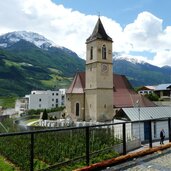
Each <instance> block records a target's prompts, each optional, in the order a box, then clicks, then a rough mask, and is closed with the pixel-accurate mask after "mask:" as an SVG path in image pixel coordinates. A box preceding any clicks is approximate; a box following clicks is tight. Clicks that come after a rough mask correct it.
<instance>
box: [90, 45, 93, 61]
mask: <svg viewBox="0 0 171 171" xmlns="http://www.w3.org/2000/svg"><path fill="white" fill-rule="evenodd" d="M92 59H93V46H91V49H90V60H92Z"/></svg>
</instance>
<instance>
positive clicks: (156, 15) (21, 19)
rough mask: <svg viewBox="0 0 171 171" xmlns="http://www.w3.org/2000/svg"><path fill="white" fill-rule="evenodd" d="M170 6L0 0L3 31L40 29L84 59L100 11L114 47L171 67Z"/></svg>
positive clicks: (155, 1)
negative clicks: (86, 42) (88, 40)
mask: <svg viewBox="0 0 171 171" xmlns="http://www.w3.org/2000/svg"><path fill="white" fill-rule="evenodd" d="M170 7H171V1H170V0H82V1H81V0H5V1H0V35H1V34H4V33H7V32H11V31H23V30H25V31H31V32H36V33H39V34H41V35H43V36H45V37H46V38H48V39H49V40H51V41H53V42H54V43H55V44H56V46H64V47H66V48H68V49H71V50H73V51H74V52H76V53H77V54H78V55H79V56H80V57H81V58H83V59H85V56H86V45H85V41H86V39H87V38H88V37H89V36H90V34H91V33H92V31H93V29H94V26H95V24H96V22H97V19H98V15H99V13H100V17H101V21H102V23H103V25H104V28H105V30H106V32H107V34H108V35H109V36H110V37H112V39H113V41H114V43H113V51H114V52H117V53H118V54H120V55H121V57H129V58H136V59H137V60H140V61H141V60H143V61H146V62H149V63H151V64H154V65H157V66H164V65H170V66H171V13H170ZM7 11H8V12H7Z"/></svg>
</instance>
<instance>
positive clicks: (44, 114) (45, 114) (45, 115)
mask: <svg viewBox="0 0 171 171" xmlns="http://www.w3.org/2000/svg"><path fill="white" fill-rule="evenodd" d="M42 119H43V120H47V119H48V114H47V111H46V109H45V110H44V111H43V115H42Z"/></svg>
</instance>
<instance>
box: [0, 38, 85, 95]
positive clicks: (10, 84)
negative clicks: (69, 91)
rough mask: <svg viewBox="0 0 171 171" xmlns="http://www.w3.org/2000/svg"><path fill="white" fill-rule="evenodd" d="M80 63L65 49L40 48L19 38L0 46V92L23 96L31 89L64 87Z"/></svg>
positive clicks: (82, 68)
mask: <svg viewBox="0 0 171 171" xmlns="http://www.w3.org/2000/svg"><path fill="white" fill-rule="evenodd" d="M84 64H85V61H84V60H83V59H81V58H79V57H78V56H77V55H76V54H75V53H71V52H69V51H68V50H67V49H62V48H50V49H49V50H43V49H40V48H38V47H36V46H35V45H33V44H31V43H29V42H26V41H24V40H21V41H19V42H17V43H16V44H14V45H12V46H10V47H9V48H6V49H0V94H1V96H2V95H4V96H6V95H18V96H23V95H25V94H27V93H29V92H30V91H31V90H33V89H54V88H62V87H65V88H67V87H68V86H69V85H70V83H71V79H70V78H71V77H73V76H74V75H75V73H76V72H77V71H83V70H84Z"/></svg>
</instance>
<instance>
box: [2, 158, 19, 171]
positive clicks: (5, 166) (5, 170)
mask: <svg viewBox="0 0 171 171" xmlns="http://www.w3.org/2000/svg"><path fill="white" fill-rule="evenodd" d="M0 170H1V171H12V170H17V168H15V167H14V166H13V164H11V163H10V162H9V161H7V160H6V159H5V158H4V157H2V156H1V155H0Z"/></svg>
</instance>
